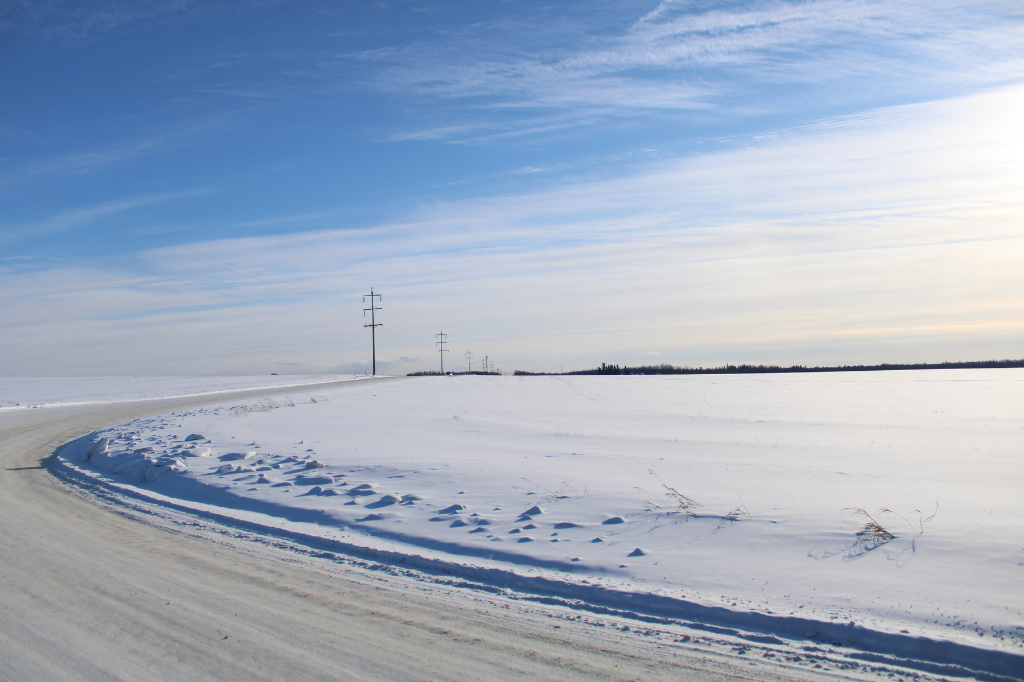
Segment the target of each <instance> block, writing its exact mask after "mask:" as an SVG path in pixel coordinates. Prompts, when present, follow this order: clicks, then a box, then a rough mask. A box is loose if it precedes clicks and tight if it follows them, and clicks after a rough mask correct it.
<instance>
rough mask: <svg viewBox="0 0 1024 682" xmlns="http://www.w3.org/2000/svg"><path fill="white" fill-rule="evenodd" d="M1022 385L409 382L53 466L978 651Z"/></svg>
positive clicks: (270, 409) (951, 375)
mask: <svg viewBox="0 0 1024 682" xmlns="http://www.w3.org/2000/svg"><path fill="white" fill-rule="evenodd" d="M1022 399H1024V371H1022V370H1019V369H1010V370H941V371H940V370H935V371H928V372H885V373H881V372H879V373H837V374H824V375H755V376H712V377H707V376H705V377H691V376H668V377H656V376H647V377H591V376H587V377H521V378H520V377H424V378H416V379H408V380H406V381H402V382H392V383H388V384H365V385H361V386H352V387H349V388H347V389H346V390H337V391H331V392H328V391H321V392H318V393H317V395H316V398H315V400H313V399H311V398H310V397H308V396H306V397H304V396H302V394H301V393H296V394H295V395H294V396H292V398H290V399H286V400H285V399H275V400H269V399H264V400H259V401H250V402H245V403H239V404H231V405H221V406H217V407H212V408H205V409H197V410H189V411H183V412H178V413H173V414H169V415H164V416H161V417H158V418H152V419H145V420H138V421H135V422H131V423H129V424H125V425H121V426H118V427H115V428H112V429H108V430H105V431H103V432H100V433H97V434H94V435H93V436H92V437H90V438H88V439H85V440H83V441H81V442H80V443H79V444H78V445H77V446H76V447H75V448H67V449H65V450H64V451H63V453H62V458H64V459H65V461H66V462H67V463H68V465H70V466H73V467H75V468H77V469H78V470H80V471H82V472H85V473H88V474H89V475H92V476H94V477H99V478H100V479H102V480H103V481H105V482H107V483H108V484H111V485H118V486H120V487H122V489H126V490H127V489H130V490H132V491H134V493H136V494H140V495H146V496H148V497H150V498H151V499H158V500H161V501H163V502H165V503H168V504H174V505H184V506H189V507H191V508H194V509H200V510H203V511H205V512H210V513H216V514H217V515H219V516H222V517H223V516H230V517H233V518H236V519H239V520H241V521H245V522H247V523H252V524H256V525H259V526H262V527H274V528H277V529H279V530H281V531H282V532H288V533H295V534H299V535H303V536H310V537H320V538H323V539H325V540H330V541H334V542H339V543H342V544H344V545H345V546H352V547H361V548H370V549H372V550H374V551H379V552H381V553H385V554H387V555H388V556H391V557H400V558H401V559H400V560H402V561H406V560H408V561H410V562H413V561H419V562H427V563H430V562H443V563H444V564H445V565H447V566H451V567H462V569H460V570H466V571H470V572H472V573H473V575H475V576H477V577H480V576H484V577H485V578H486V576H490V578H489V579H493V580H495V581H499V582H501V581H503V582H504V583H505V584H511V582H514V581H515V580H520V579H522V580H538V581H543V582H544V584H545V585H547V586H548V588H547V589H549V591H550V590H555V591H560V594H563V596H565V597H566V598H586V599H591V600H593V599H595V598H596V597H595V595H603V596H601V599H604V600H605V601H606V602H608V603H613V604H618V605H620V606H622V605H624V604H646V605H647V608H648V609H649V610H657V609H662V610H663V611H664V610H670V609H669V606H668V605H674V607H672V608H675V609H677V611H686V610H687V609H689V610H690V611H691V612H695V611H694V610H695V609H696V610H697V611H696V612H700V613H705V614H707V613H714V614H717V615H716V616H715V617H716V618H717V619H718V621H719V622H730V619H733V620H736V619H738V620H739V621H742V622H746V623H748V624H749V623H762V624H763V627H762V629H765V630H768V631H772V630H773V628H774V629H775V630H777V631H780V632H781V631H785V632H788V633H790V634H793V632H794V631H795V630H794V628H795V629H796V630H797V631H799V632H797V634H799V635H801V636H804V637H810V638H818V639H822V638H827V639H829V640H838V641H848V642H856V641H868V640H871V638H875V639H876V640H877V639H878V638H880V637H881V638H883V639H884V638H885V637H894V638H896V640H899V641H904V640H905V641H912V640H913V641H918V642H926V641H936V640H937V641H943V642H946V643H947V644H946V645H944V646H946V647H947V648H949V647H953V648H955V647H957V646H960V647H970V648H972V649H971V650H976V649H978V648H980V649H981V650H983V651H989V652H991V655H993V656H994V655H996V652H1002V655H1006V654H1014V653H1015V654H1021V653H1024V628H1022V625H1024V618H1022V615H1024V589H1022V588H1024V542H1022V539H1021V538H1022V537H1024V533H1022V531H1024V507H1022V505H1021V504H1020V490H1021V489H1022V484H1024V458H1022V457H1021V455H1020V453H1021V449H1020V444H1021V437H1022V433H1021V432H1022V429H1024V400H1022ZM193 434H195V435H199V436H202V439H197V438H193V439H192V440H187V438H189V437H191V436H192V435H193ZM103 439H106V440H105V442H104V440H103ZM196 450H199V451H200V452H205V454H206V455H208V456H201V455H200V456H195V455H191V454H187V453H190V451H196ZM240 453H241V454H242V455H249V453H252V454H251V455H250V456H247V457H239V454H240ZM450 570H456V569H455V568H451V569H450ZM502 576H503V577H502ZM553 585H554V586H558V587H557V589H556V588H554V587H551V586H553ZM701 609H704V610H705V611H700V610H701ZM772 623H774V625H771V624H772ZM901 637H902V638H903V639H902V640H900V638H901ZM858 638H859V640H858ZM896 640H893V641H896ZM872 641H874V640H872ZM886 641H888V640H886ZM886 646H890V645H886ZM893 646H894V645H893ZM950 650H952V649H950ZM965 650H966V649H965ZM1008 660H1010V661H1011V663H1010V664H1009V665H1011V666H1012V665H1015V663H1012V661H1017V660H1018V659H1015V658H1011V659H1008ZM1021 660H1024V659H1021Z"/></svg>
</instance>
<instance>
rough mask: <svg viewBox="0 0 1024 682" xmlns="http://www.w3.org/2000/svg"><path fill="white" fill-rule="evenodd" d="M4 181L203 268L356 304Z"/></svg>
mask: <svg viewBox="0 0 1024 682" xmlns="http://www.w3.org/2000/svg"><path fill="white" fill-rule="evenodd" d="M0 178H2V179H4V180H6V181H7V182H13V183H14V184H16V185H21V186H22V187H25V188H27V189H30V190H32V191H33V192H37V193H39V194H42V195H43V196H46V197H50V198H51V199H53V200H55V201H59V202H61V203H64V204H67V205H68V206H73V207H74V208H77V209H78V210H80V211H85V212H86V213H89V214H91V215H94V216H96V217H98V218H102V219H103V220H107V221H110V222H111V223H114V224H115V225H120V226H121V227H124V228H126V229H128V230H131V231H132V232H137V233H139V234H142V235H145V237H140V236H139V235H137V234H132V232H125V231H124V230H119V229H117V228H116V227H112V226H110V225H107V224H106V223H102V222H100V221H98V220H93V219H92V218H89V217H88V216H84V215H81V214H79V213H75V212H74V211H71V210H69V209H67V208H64V207H63V206H58V205H56V204H52V203H50V202H48V201H44V200H42V199H40V198H39V197H36V196H33V195H31V194H29V193H27V192H22V191H20V190H17V189H15V188H13V187H8V186H6V185H0V187H3V188H4V189H6V190H8V191H10V192H14V193H16V194H20V195H22V196H25V197H28V198H29V199H32V200H34V201H38V202H39V203H41V204H45V205H46V206H50V207H51V208H55V209H57V210H58V211H64V212H65V213H68V214H70V215H73V216H75V217H77V218H81V219H82V220H85V221H88V222H90V223H93V224H94V225H99V226H100V227H104V228H106V229H108V230H111V231H113V232H117V233H119V234H123V235H125V236H128V237H133V238H135V239H138V240H139V241H142V242H145V243H147V244H152V245H153V246H155V247H157V248H160V249H165V250H167V251H170V252H171V253H173V254H176V255H178V256H184V257H185V258H191V259H192V260H194V261H196V262H199V263H202V264H203V265H207V266H212V267H215V268H220V269H221V270H226V271H229V272H233V273H234V274H236V275H241V276H243V277H248V278H249V279H255V280H257V281H260V282H263V283H265V284H271V285H274V286H283V287H289V288H292V289H302V290H304V291H308V292H310V293H314V294H317V295H319V296H326V297H328V298H333V299H336V300H339V301H351V300H352V299H351V298H343V297H340V296H337V295H335V294H331V293H328V292H326V291H320V290H319V289H313V288H312V287H307V286H304V285H302V284H295V283H294V282H288V281H287V280H283V279H280V278H278V277H274V276H273V275H265V274H262V273H260V272H257V271H255V270H251V269H249V268H246V267H243V266H241V265H235V264H234V263H231V262H230V261H226V260H223V259H220V258H216V257H215V256H210V255H208V254H205V253H202V252H201V251H197V250H195V249H192V248H189V247H187V246H183V245H181V244H177V243H175V242H172V241H170V240H168V239H164V238H163V237H159V236H157V235H154V234H150V233H149V232H146V231H145V230H140V229H139V228H137V227H133V226H132V225H128V224H125V223H122V222H120V221H118V220H114V219H113V218H111V217H109V216H105V215H103V214H102V213H97V212H96V211H93V210H90V209H88V208H85V207H84V206H79V205H78V204H74V203H72V202H70V201H67V200H66V199H61V198H60V197H58V196H54V195H52V194H48V193H46V192H44V191H42V190H40V189H36V188H35V187H32V186H31V185H26V184H25V183H23V182H19V181H17V180H15V179H13V178H9V177H7V176H6V175H0ZM153 240H157V241H160V242H163V244H158V243H157V242H156V241H153ZM167 244H169V245H170V246H165V245H167ZM171 247H173V248H171ZM184 251H187V252H189V253H183V252H184ZM190 254H195V255H190ZM211 261H212V262H211Z"/></svg>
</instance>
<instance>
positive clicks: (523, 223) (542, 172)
mask: <svg viewBox="0 0 1024 682" xmlns="http://www.w3.org/2000/svg"><path fill="white" fill-rule="evenodd" d="M0 65H2V68H0V92H2V93H3V96H2V97H0V175H2V176H3V177H2V178H0V185H2V188H0V189H2V191H0V220H2V222H0V228H3V229H0V306H2V307H0V326H2V328H3V333H2V338H0V374H57V375H62V374H67V375H83V374H84V375H92V374H96V375H105V374H210V373H269V372H271V371H277V372H281V373H283V372H320V371H362V369H363V368H365V366H366V359H367V354H368V346H369V335H368V333H367V330H366V329H364V328H363V327H362V324H363V323H364V320H363V318H362V308H363V305H362V300H361V294H363V293H366V292H367V291H368V290H369V287H371V286H373V287H374V288H375V290H377V291H380V292H382V293H383V294H384V298H383V303H382V305H383V308H384V309H383V311H382V312H381V317H382V320H381V321H383V322H384V325H385V326H384V327H383V328H381V329H380V330H379V331H380V336H379V337H378V367H379V368H382V369H383V370H384V371H389V372H394V373H400V372H406V371H411V370H415V369H433V368H436V365H437V357H438V356H437V353H436V352H435V351H434V345H433V342H434V334H435V333H437V332H438V331H440V330H444V331H445V332H446V333H448V334H449V337H448V340H449V341H450V343H451V346H450V347H451V350H452V353H451V357H450V358H448V362H449V363H450V364H455V363H456V361H462V362H464V353H465V352H466V351H472V352H473V354H474V357H475V358H477V359H479V358H481V357H483V356H485V355H487V356H489V357H490V358H491V362H492V364H494V365H497V366H498V367H500V368H501V369H505V370H512V369H530V370H546V371H552V370H557V369H558V368H559V367H560V366H561V367H564V368H565V369H579V368H584V367H590V366H593V365H595V364H599V363H600V362H617V363H629V364H639V363H644V364H650V363H660V362H669V363H672V364H688V365H694V366H696V365H705V366H706V365H716V364H721V363H724V362H733V363H737V362H755V363H757V362H764V363H779V364H790V363H803V364H843V363H850V364H858V363H873V362H883V361H889V362H899V361H941V360H971V359H989V358H1004V357H1014V358H1018V357H1021V356H1022V355H1024V354H1022V352H1021V350H1020V349H1021V348H1022V347H1024V346H1022V343H1021V342H1022V341H1024V278H1021V277H1020V276H1019V274H1018V271H1019V268H1020V265H1019V264H1020V262H1021V256H1024V236H1022V234H1024V233H1022V230H1021V225H1022V217H1024V199H1022V197H1024V141H1022V137H1024V132H1022V128H1024V126H1022V125H1021V124H1020V120H1024V7H1022V6H1021V5H1020V3H1019V2H1015V1H1007V2H942V1H938V2H921V3H916V2H899V3H896V2H866V1H863V0H845V1H842V0H821V1H809V2H657V1H649V2H638V1H634V2H629V1H619V2H586V3H582V2H581V3H568V2H567V3H557V4H556V5H555V6H551V5H548V4H542V3H534V2H515V3H513V2H498V1H484V0H474V1H472V2H366V3H362V2H351V3H333V2H307V3H275V2H262V1H261V2H251V3H245V2H189V1H188V0H178V1H175V2H162V1H159V0H153V1H150V2H147V1H140V2H136V3H128V4H126V3H119V2H81V1H79V2H60V1H59V0H50V1H47V2H32V1H22V2H20V3H14V4H13V5H11V4H8V5H5V6H4V8H3V9H0Z"/></svg>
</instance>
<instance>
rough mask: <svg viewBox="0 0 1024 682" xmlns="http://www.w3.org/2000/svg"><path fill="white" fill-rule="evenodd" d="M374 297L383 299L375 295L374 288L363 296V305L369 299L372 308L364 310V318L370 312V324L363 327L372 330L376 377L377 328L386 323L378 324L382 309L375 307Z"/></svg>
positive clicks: (375, 372)
mask: <svg viewBox="0 0 1024 682" xmlns="http://www.w3.org/2000/svg"><path fill="white" fill-rule="evenodd" d="M374 296H376V297H377V298H380V297H381V295H380V294H375V293H373V287H370V293H368V294H363V303H366V298H367V297H369V298H370V307H369V308H363V317H366V311H367V310H369V311H370V324H364V325H363V326H364V327H369V328H370V338H371V339H372V341H373V373H374V375H376V374H377V327H383V326H384V323H383V322H377V317H376V313H377V311H378V310H380V308H377V307H375V306H374V305H373V297H374Z"/></svg>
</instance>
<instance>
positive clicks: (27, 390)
mask: <svg viewBox="0 0 1024 682" xmlns="http://www.w3.org/2000/svg"><path fill="white" fill-rule="evenodd" d="M355 378H357V377H356V376H354V375H351V374H314V375H286V376H259V377H253V376H237V377H0V412H7V411H10V410H24V409H30V408H41V407H65V406H68V405H96V404H100V403H112V402H131V401H137V400H159V399H161V398H184V397H189V396H200V395H208V394H213V393H227V392H229V391H238V390H245V389H253V390H258V389H261V388H272V387H275V386H304V385H307V384H318V383H323V382H327V381H346V380H350V379H355Z"/></svg>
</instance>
